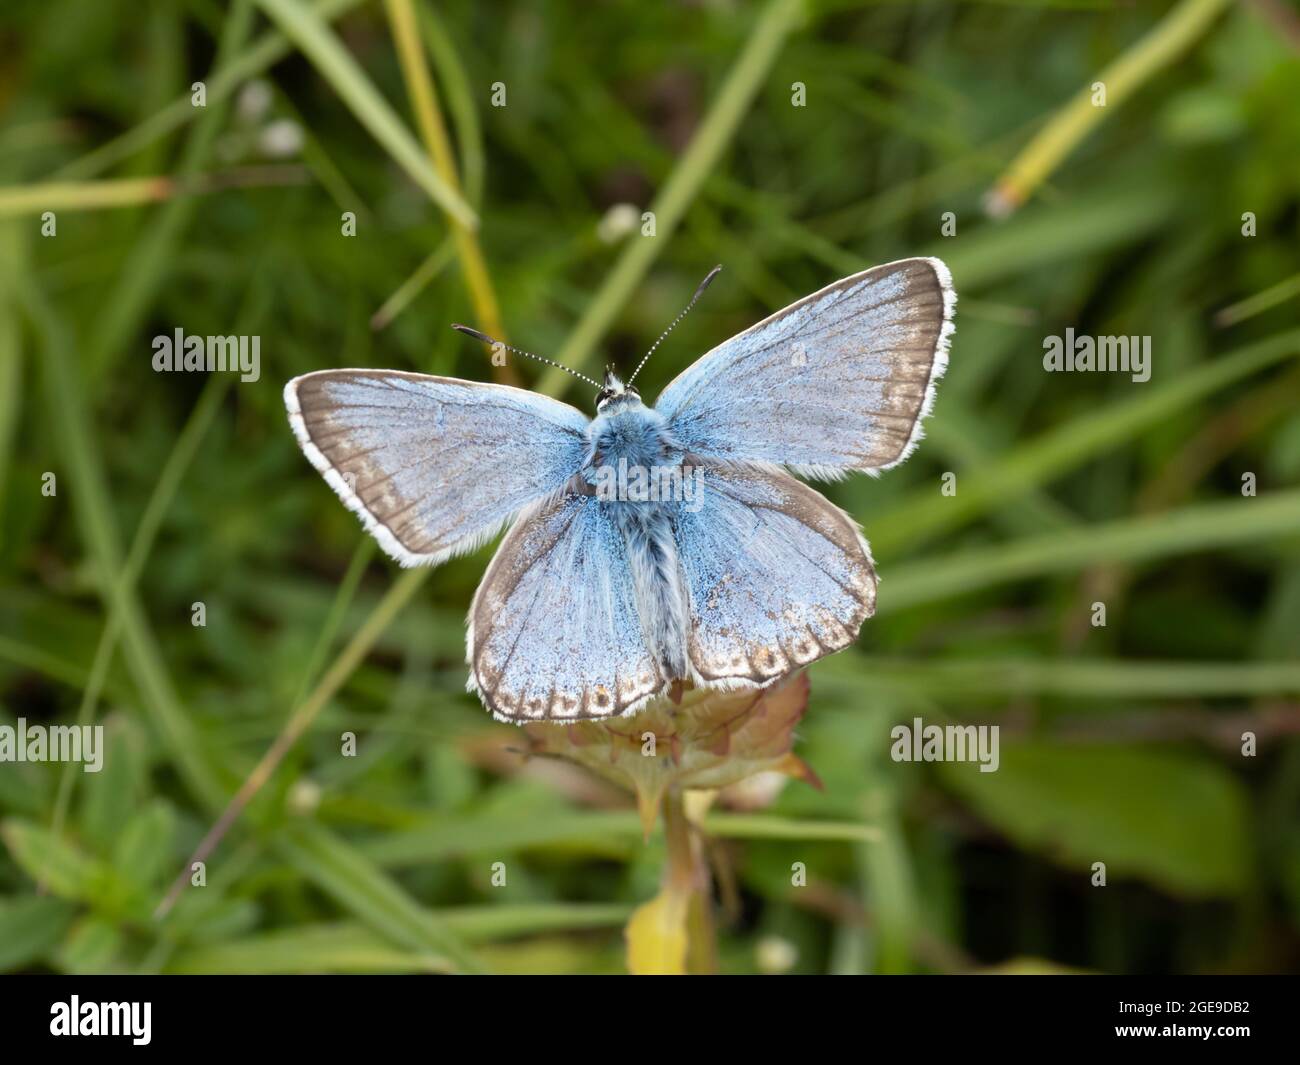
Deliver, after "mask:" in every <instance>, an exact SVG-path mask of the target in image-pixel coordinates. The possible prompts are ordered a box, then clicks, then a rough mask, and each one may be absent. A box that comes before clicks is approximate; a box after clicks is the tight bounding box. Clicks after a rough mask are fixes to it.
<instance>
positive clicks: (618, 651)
mask: <svg viewBox="0 0 1300 1065" xmlns="http://www.w3.org/2000/svg"><path fill="white" fill-rule="evenodd" d="M634 586H635V582H634V580H633V575H632V572H631V567H630V565H629V563H628V557H627V550H626V547H625V545H624V542H623V538H622V534H621V533H620V532H619V530H618V528H617V527H616V526H615V524H614V521H613V518H612V516H611V513H610V510H609V507H608V505H606V504H604V503H602V502H601V501H600V500H598V499H597V498H596V497H595V496H594V495H586V494H573V493H564V494H559V495H557V496H553V497H552V498H550V499H548V500H544V501H542V502H541V503H540V504H538V505H537V506H535V507H534V508H531V509H530V510H529V511H528V512H527V513H526V514H524V515H523V516H522V517H521V518H520V519H519V521H518V522H516V523H515V525H514V526H513V527H512V528H511V530H510V532H509V533H508V534H507V535H506V538H505V539H504V540H503V541H502V542H501V547H500V548H499V549H498V550H497V554H496V557H495V558H493V560H492V564H491V565H490V566H489V567H488V571H487V574H486V575H485V576H484V578H483V583H482V584H480V585H479V589H478V591H477V592H476V593H475V595H474V602H473V605H472V606H471V607H470V614H469V636H468V640H467V652H468V658H469V664H470V684H469V686H470V689H471V690H477V691H478V693H479V695H480V697H481V698H482V699H483V702H484V703H485V704H486V706H487V708H488V709H489V710H491V711H492V714H493V716H494V717H496V718H498V719H500V720H503V721H514V722H519V721H525V720H556V721H575V720H580V719H585V718H601V717H609V716H611V715H614V714H624V713H630V712H632V711H633V710H635V709H637V708H638V707H640V706H641V705H642V704H643V703H645V702H646V701H648V700H649V699H650V698H651V697H652V696H654V695H656V694H658V693H659V692H660V691H662V690H663V688H664V687H665V678H664V677H663V676H662V675H661V671H660V669H659V666H658V664H657V663H656V661H655V660H654V657H653V656H652V655H651V654H650V652H649V651H648V650H647V648H646V644H645V639H644V637H643V635H642V629H641V621H640V617H639V615H638V613H637V607H636V601H635V599H634Z"/></svg>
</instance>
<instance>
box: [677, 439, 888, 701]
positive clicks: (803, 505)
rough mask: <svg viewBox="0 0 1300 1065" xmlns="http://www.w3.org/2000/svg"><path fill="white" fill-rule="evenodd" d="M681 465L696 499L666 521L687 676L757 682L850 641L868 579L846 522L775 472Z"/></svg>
mask: <svg viewBox="0 0 1300 1065" xmlns="http://www.w3.org/2000/svg"><path fill="white" fill-rule="evenodd" d="M686 461H687V463H688V464H697V463H698V464H699V466H700V469H701V474H700V481H699V484H700V491H701V496H700V502H699V504H698V505H697V506H695V507H694V509H692V508H691V507H688V506H686V505H685V504H679V506H678V510H677V512H676V514H675V517H674V524H675V528H676V535H677V545H678V553H679V556H680V558H681V562H682V569H683V572H684V576H685V579H686V584H687V589H688V592H689V595H690V602H691V631H690V636H689V638H688V641H687V657H688V658H689V660H690V663H691V666H692V668H693V669H694V670H695V672H696V673H697V674H698V675H699V679H701V680H703V681H704V683H705V684H707V685H710V686H719V687H731V686H735V685H750V684H758V685H762V684H767V683H770V682H771V681H773V680H775V679H777V678H778V677H781V676H784V675H785V674H787V673H790V672H792V671H793V670H796V669H798V668H800V667H802V666H805V665H807V664H808V663H809V662H813V661H815V660H816V659H818V658H821V657H822V656H824V655H828V654H830V653H831V652H833V651H838V650H840V649H841V648H844V647H847V646H848V645H849V644H850V643H852V642H853V641H854V640H855V639H857V635H858V629H859V628H860V627H861V625H862V622H863V621H865V620H866V619H867V618H869V617H870V616H871V615H872V613H873V612H874V611H875V605H876V574H875V569H874V568H873V566H872V562H871V552H870V550H869V549H868V547H867V543H866V541H865V540H863V539H862V534H861V533H860V532H859V531H858V527H857V525H856V524H855V523H854V522H853V519H852V518H850V517H849V516H848V515H847V514H845V513H844V512H843V511H842V510H840V509H839V508H838V507H836V506H834V505H832V504H831V503H830V502H829V501H828V500H826V499H825V498H824V497H823V496H822V495H821V494H820V493H818V492H816V491H815V490H813V489H812V488H809V487H808V486H807V485H805V484H803V483H801V482H799V481H797V480H795V479H794V478H793V477H791V476H790V475H789V474H788V473H786V472H785V471H783V470H780V469H777V468H775V467H770V466H767V467H763V466H756V465H748V464H732V463H718V462H711V461H709V460H707V459H700V458H698V457H696V456H690V457H688V459H687V460H686Z"/></svg>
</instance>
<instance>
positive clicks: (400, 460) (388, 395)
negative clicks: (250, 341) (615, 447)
mask: <svg viewBox="0 0 1300 1065" xmlns="http://www.w3.org/2000/svg"><path fill="white" fill-rule="evenodd" d="M284 400H285V405H286V406H287V407H288V410H289V421H290V423H291V424H292V425H293V430H294V433H295V434H296V435H297V437H298V442H299V443H300V444H301V446H302V449H303V451H304V452H305V453H306V455H307V457H308V458H309V459H310V460H311V462H312V464H313V465H314V466H315V467H316V468H317V469H318V470H320V472H321V473H322V474H323V475H324V476H325V479H326V481H328V482H329V484H330V486H331V487H332V488H333V489H334V490H335V491H336V492H337V493H338V494H339V496H340V497H341V498H342V499H343V502H344V503H346V504H347V505H348V507H349V508H350V509H352V510H354V511H356V512H357V513H358V514H359V515H360V516H361V519H362V521H363V523H364V524H365V526H366V528H367V529H368V530H369V531H370V532H371V533H372V534H373V535H374V536H375V538H376V539H377V540H378V541H379V543H380V545H381V546H382V547H383V548H384V550H385V551H387V552H388V553H389V554H390V555H392V556H393V557H394V558H395V559H397V560H398V561H399V562H401V563H402V565H404V566H416V565H426V564H433V563H437V562H441V561H442V560H443V559H445V558H447V557H449V556H451V555H453V554H457V553H459V552H462V551H467V550H472V549H473V548H474V547H477V546H478V545H479V544H481V543H483V542H485V541H486V540H488V539H490V538H491V537H492V536H493V535H495V534H496V532H497V531H499V530H500V528H501V526H502V525H503V524H504V523H505V522H506V521H508V520H509V519H510V518H511V517H512V516H513V515H515V514H517V513H518V512H519V511H521V510H522V509H523V508H524V507H526V506H527V505H528V504H530V503H532V502H533V501H535V500H537V499H539V498H541V497H543V496H545V495H547V494H548V493H551V492H554V491H555V490H557V489H558V488H559V487H560V486H561V485H562V484H564V483H565V481H567V480H568V479H569V478H570V477H571V476H572V475H573V474H574V473H575V472H576V471H577V470H578V468H579V467H580V466H581V464H582V460H583V455H584V453H585V448H586V442H585V435H584V434H585V432H586V426H587V419H586V417H584V416H583V415H582V414H581V413H580V412H579V411H577V410H575V409H574V408H572V407H570V406H568V405H567V404H564V403H560V402H558V401H556V400H553V399H548V398H547V397H545V396H539V395H537V394H535V393H532V392H525V391H522V390H521V389H517V388H508V387H506V386H504V385H488V384H477V383H473V382H469V381H458V380H454V379H452V378H446V377H428V376H425V375H423V374H414V373H400V372H397V371H394V370H324V371H321V372H319V373H309V374H305V375H304V376H302V377H295V378H294V379H293V380H292V381H290V382H289V383H288V384H287V385H286V386H285V389H284Z"/></svg>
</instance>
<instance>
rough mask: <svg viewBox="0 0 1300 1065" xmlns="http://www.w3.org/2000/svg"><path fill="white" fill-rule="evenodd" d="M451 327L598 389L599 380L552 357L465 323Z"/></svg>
mask: <svg viewBox="0 0 1300 1065" xmlns="http://www.w3.org/2000/svg"><path fill="white" fill-rule="evenodd" d="M452 328H453V329H454V330H456V332H458V333H464V334H465V335H466V336H469V337H473V338H474V339H475V340H481V341H482V342H483V343H484V344H488V345H490V346H491V347H496V346H497V345H498V344H500V345H501V346H502V347H503V348H505V349H506V351H513V352H514V353H515V354H516V355H526V356H528V358H530V359H536V360H537V361H538V362H544V363H546V365H547V366H554V367H555V368H556V369H557V370H563V371H564V372H565V373H569V374H573V376H574V377H576V378H578V380H580V381H586V382H587V384H589V385H591V386H592V387H593V388H595V389H596V391H598V392H599V391H600V382H599V381H593V380H592V379H591V378H590V377H588V376H587V375H586V374H585V373H578V371H577V370H571V369H569V367H567V366H564V365H562V364H561V363H558V362H556V361H555V360H554V359H548V358H545V357H544V356H541V355H534V354H533V353H532V352H531V351H524V349H523V348H517V347H515V346H514V345H513V344H507V343H506V342H505V341H504V340H493V339H492V338H491V337H490V336H488V335H487V334H486V333H480V332H479V331H478V330H477V329H471V328H470V327H469V326H467V325H453V326H452Z"/></svg>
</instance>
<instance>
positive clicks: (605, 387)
mask: <svg viewBox="0 0 1300 1065" xmlns="http://www.w3.org/2000/svg"><path fill="white" fill-rule="evenodd" d="M640 402H641V393H640V392H638V391H637V390H636V389H635V388H633V387H632V386H631V385H625V384H623V382H622V381H621V380H619V376H618V374H616V373H615V372H614V368H613V367H612V366H606V367H605V380H604V382H603V383H602V384H601V386H600V392H599V394H598V395H597V396H596V410H597V411H598V412H601V411H605V410H606V409H607V408H608V409H610V410H612V409H613V408H614V407H621V406H624V405H626V404H628V403H640Z"/></svg>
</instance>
